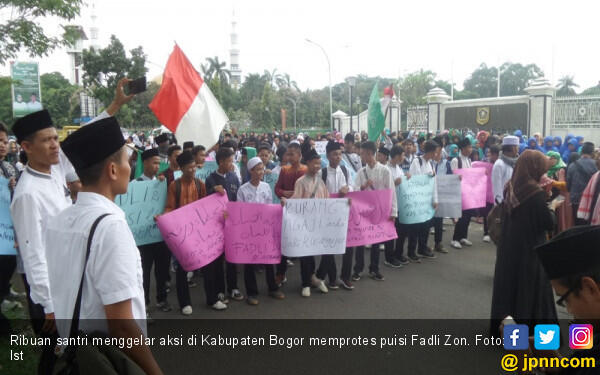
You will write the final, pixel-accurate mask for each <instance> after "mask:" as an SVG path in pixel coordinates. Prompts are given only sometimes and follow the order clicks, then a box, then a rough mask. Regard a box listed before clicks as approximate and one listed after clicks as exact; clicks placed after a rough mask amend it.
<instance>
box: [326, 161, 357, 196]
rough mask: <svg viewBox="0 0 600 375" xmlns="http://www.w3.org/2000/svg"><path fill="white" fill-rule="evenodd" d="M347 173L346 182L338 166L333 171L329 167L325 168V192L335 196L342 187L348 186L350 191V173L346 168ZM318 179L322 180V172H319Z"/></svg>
mask: <svg viewBox="0 0 600 375" xmlns="http://www.w3.org/2000/svg"><path fill="white" fill-rule="evenodd" d="M346 170H347V172H348V180H346V177H345V176H344V171H342V168H341V167H340V166H339V165H338V166H337V167H336V168H335V169H333V168H331V167H329V166H328V167H327V181H325V185H327V190H328V191H329V194H337V193H339V192H340V189H341V188H343V187H344V186H348V189H349V191H352V186H351V184H350V181H349V180H350V171H349V170H348V169H347V168H346ZM319 178H321V179H322V178H323V170H321V171H319Z"/></svg>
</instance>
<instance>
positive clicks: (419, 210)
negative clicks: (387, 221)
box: [396, 175, 435, 224]
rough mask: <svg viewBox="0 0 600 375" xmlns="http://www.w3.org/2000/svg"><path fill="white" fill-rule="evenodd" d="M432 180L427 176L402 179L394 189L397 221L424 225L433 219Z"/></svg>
mask: <svg viewBox="0 0 600 375" xmlns="http://www.w3.org/2000/svg"><path fill="white" fill-rule="evenodd" d="M433 188H434V178H433V177H432V176H429V175H418V176H412V177H411V178H410V179H408V180H406V179H405V178H403V179H402V183H401V184H400V185H398V186H397V187H396V197H397V198H398V221H400V223H402V224H416V223H424V222H426V221H427V220H429V219H431V218H432V217H433V214H434V212H435V210H434V209H433V205H432V203H433Z"/></svg>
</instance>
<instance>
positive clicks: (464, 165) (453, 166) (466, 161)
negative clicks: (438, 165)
mask: <svg viewBox="0 0 600 375" xmlns="http://www.w3.org/2000/svg"><path fill="white" fill-rule="evenodd" d="M458 158H460V160H461V162H462V165H461V166H460V167H462V168H471V159H469V157H468V156H464V155H463V154H460V155H458ZM458 158H454V159H452V161H451V162H450V168H451V169H452V172H454V171H455V170H457V169H460V168H459V165H458Z"/></svg>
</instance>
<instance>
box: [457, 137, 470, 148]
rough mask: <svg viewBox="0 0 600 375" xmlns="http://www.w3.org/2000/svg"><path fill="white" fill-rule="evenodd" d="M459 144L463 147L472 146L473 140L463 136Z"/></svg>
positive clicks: (459, 146)
mask: <svg viewBox="0 0 600 375" xmlns="http://www.w3.org/2000/svg"><path fill="white" fill-rule="evenodd" d="M457 146H458V148H460V149H463V148H465V147H467V146H471V141H470V140H469V138H463V139H461V140H460V141H458V143H457Z"/></svg>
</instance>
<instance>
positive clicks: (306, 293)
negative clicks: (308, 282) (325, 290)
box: [302, 286, 310, 297]
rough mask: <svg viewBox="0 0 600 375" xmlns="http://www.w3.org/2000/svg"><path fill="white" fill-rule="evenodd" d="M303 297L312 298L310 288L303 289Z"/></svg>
mask: <svg viewBox="0 0 600 375" xmlns="http://www.w3.org/2000/svg"><path fill="white" fill-rule="evenodd" d="M302 297H310V287H308V286H306V287H304V288H302Z"/></svg>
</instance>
